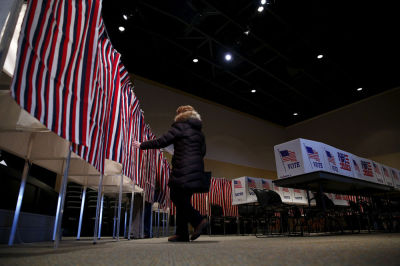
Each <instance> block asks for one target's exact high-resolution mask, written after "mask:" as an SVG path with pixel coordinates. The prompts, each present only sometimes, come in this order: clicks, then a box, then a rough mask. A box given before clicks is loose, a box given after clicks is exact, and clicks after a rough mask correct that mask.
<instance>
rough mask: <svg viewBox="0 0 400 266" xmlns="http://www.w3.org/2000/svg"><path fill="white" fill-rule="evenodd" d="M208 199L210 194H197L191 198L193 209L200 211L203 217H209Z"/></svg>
mask: <svg viewBox="0 0 400 266" xmlns="http://www.w3.org/2000/svg"><path fill="white" fill-rule="evenodd" d="M207 197H208V193H195V194H193V196H192V198H191V203H192V206H193V208H195V209H196V210H198V211H199V212H200V214H201V215H208V206H207Z"/></svg>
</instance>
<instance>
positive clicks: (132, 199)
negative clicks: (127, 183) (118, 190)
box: [128, 184, 135, 240]
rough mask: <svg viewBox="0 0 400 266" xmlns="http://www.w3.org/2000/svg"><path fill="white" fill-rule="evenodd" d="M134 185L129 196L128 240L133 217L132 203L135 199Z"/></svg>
mask: <svg viewBox="0 0 400 266" xmlns="http://www.w3.org/2000/svg"><path fill="white" fill-rule="evenodd" d="M134 189H135V184H133V189H132V195H131V208H130V211H129V228H128V240H131V230H132V217H133V215H132V214H133V202H134V199H135V191H134Z"/></svg>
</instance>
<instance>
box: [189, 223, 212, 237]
mask: <svg viewBox="0 0 400 266" xmlns="http://www.w3.org/2000/svg"><path fill="white" fill-rule="evenodd" d="M207 225H208V222H207V219H206V218H204V219H203V220H201V222H200V223H199V225H198V226H196V229H195V230H194V232H193V234H192V236H191V237H190V240H192V241H194V240H196V239H197V238H199V236H200V235H201V233H203V230H204V228H206V227H207Z"/></svg>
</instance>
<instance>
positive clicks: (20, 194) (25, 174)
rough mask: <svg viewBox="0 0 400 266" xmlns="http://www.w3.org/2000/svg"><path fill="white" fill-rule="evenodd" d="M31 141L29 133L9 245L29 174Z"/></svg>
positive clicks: (10, 244) (31, 137) (13, 236)
mask: <svg viewBox="0 0 400 266" xmlns="http://www.w3.org/2000/svg"><path fill="white" fill-rule="evenodd" d="M32 143H33V133H31V135H30V137H29V144H28V152H27V159H26V160H25V165H24V170H23V171H22V177H21V185H20V187H19V192H18V199H17V204H16V206H15V212H14V219H13V223H12V226H11V231H10V237H9V238H8V245H9V246H12V245H13V244H14V239H15V233H16V232H17V227H18V220H19V214H20V212H21V205H22V199H23V198H24V191H25V185H26V180H27V179H28V174H29V169H30V163H29V157H30V154H31V151H32Z"/></svg>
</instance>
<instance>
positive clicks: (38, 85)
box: [11, 0, 170, 206]
mask: <svg viewBox="0 0 400 266" xmlns="http://www.w3.org/2000/svg"><path fill="white" fill-rule="evenodd" d="M120 58H121V55H120V54H119V53H118V52H117V51H116V50H115V49H114V48H113V47H112V44H111V42H110V40H109V37H108V35H107V32H106V29H105V26H104V23H103V19H102V18H101V1H100V0H78V1H63V0H49V1H43V0H31V1H29V3H28V8H27V12H26V15H25V18H24V22H23V25H22V30H21V35H20V38H19V48H18V52H17V63H16V71H15V75H14V78H13V82H12V86H11V94H12V96H13V98H14V99H15V100H16V102H17V103H18V104H19V105H20V106H21V107H22V108H24V109H25V110H27V111H28V112H29V113H30V114H32V115H33V116H34V117H36V118H37V119H38V120H39V121H40V122H42V123H43V124H44V125H45V126H46V127H47V128H49V129H50V130H52V131H54V132H55V133H56V134H58V135H59V136H61V137H63V138H64V139H66V140H68V141H70V142H71V144H72V149H73V151H74V152H75V153H77V154H78V155H79V156H80V157H82V158H83V159H84V160H86V161H87V162H89V163H90V164H92V165H93V166H94V167H95V168H96V169H97V170H99V171H100V172H101V173H104V162H105V159H109V160H113V161H116V162H118V163H121V164H122V169H123V174H124V175H126V176H128V177H130V178H131V179H132V180H133V181H134V182H135V183H136V184H138V185H140V186H141V187H142V188H143V189H144V190H145V193H146V200H147V201H149V202H152V201H153V200H154V191H155V186H156V183H157V182H158V183H159V185H160V190H161V193H160V195H161V196H160V197H161V198H159V199H158V200H159V201H160V203H161V204H164V205H165V206H167V204H168V203H167V202H168V201H169V196H168V194H169V190H168V186H167V184H168V180H169V171H170V170H169V169H170V168H169V164H168V162H167V161H166V160H165V159H164V157H163V155H162V153H161V152H160V151H159V150H149V151H141V150H138V149H135V148H133V147H132V145H131V142H132V141H133V140H137V141H140V142H142V141H145V140H150V139H154V138H155V137H156V136H155V135H154V134H153V133H152V131H151V129H150V127H149V126H148V125H146V124H145V123H144V117H143V112H142V111H141V110H140V105H139V101H138V99H137V98H136V96H135V94H134V92H133V85H132V83H131V81H130V79H129V74H128V72H127V70H126V69H125V67H124V65H123V64H122V63H121V60H120Z"/></svg>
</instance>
